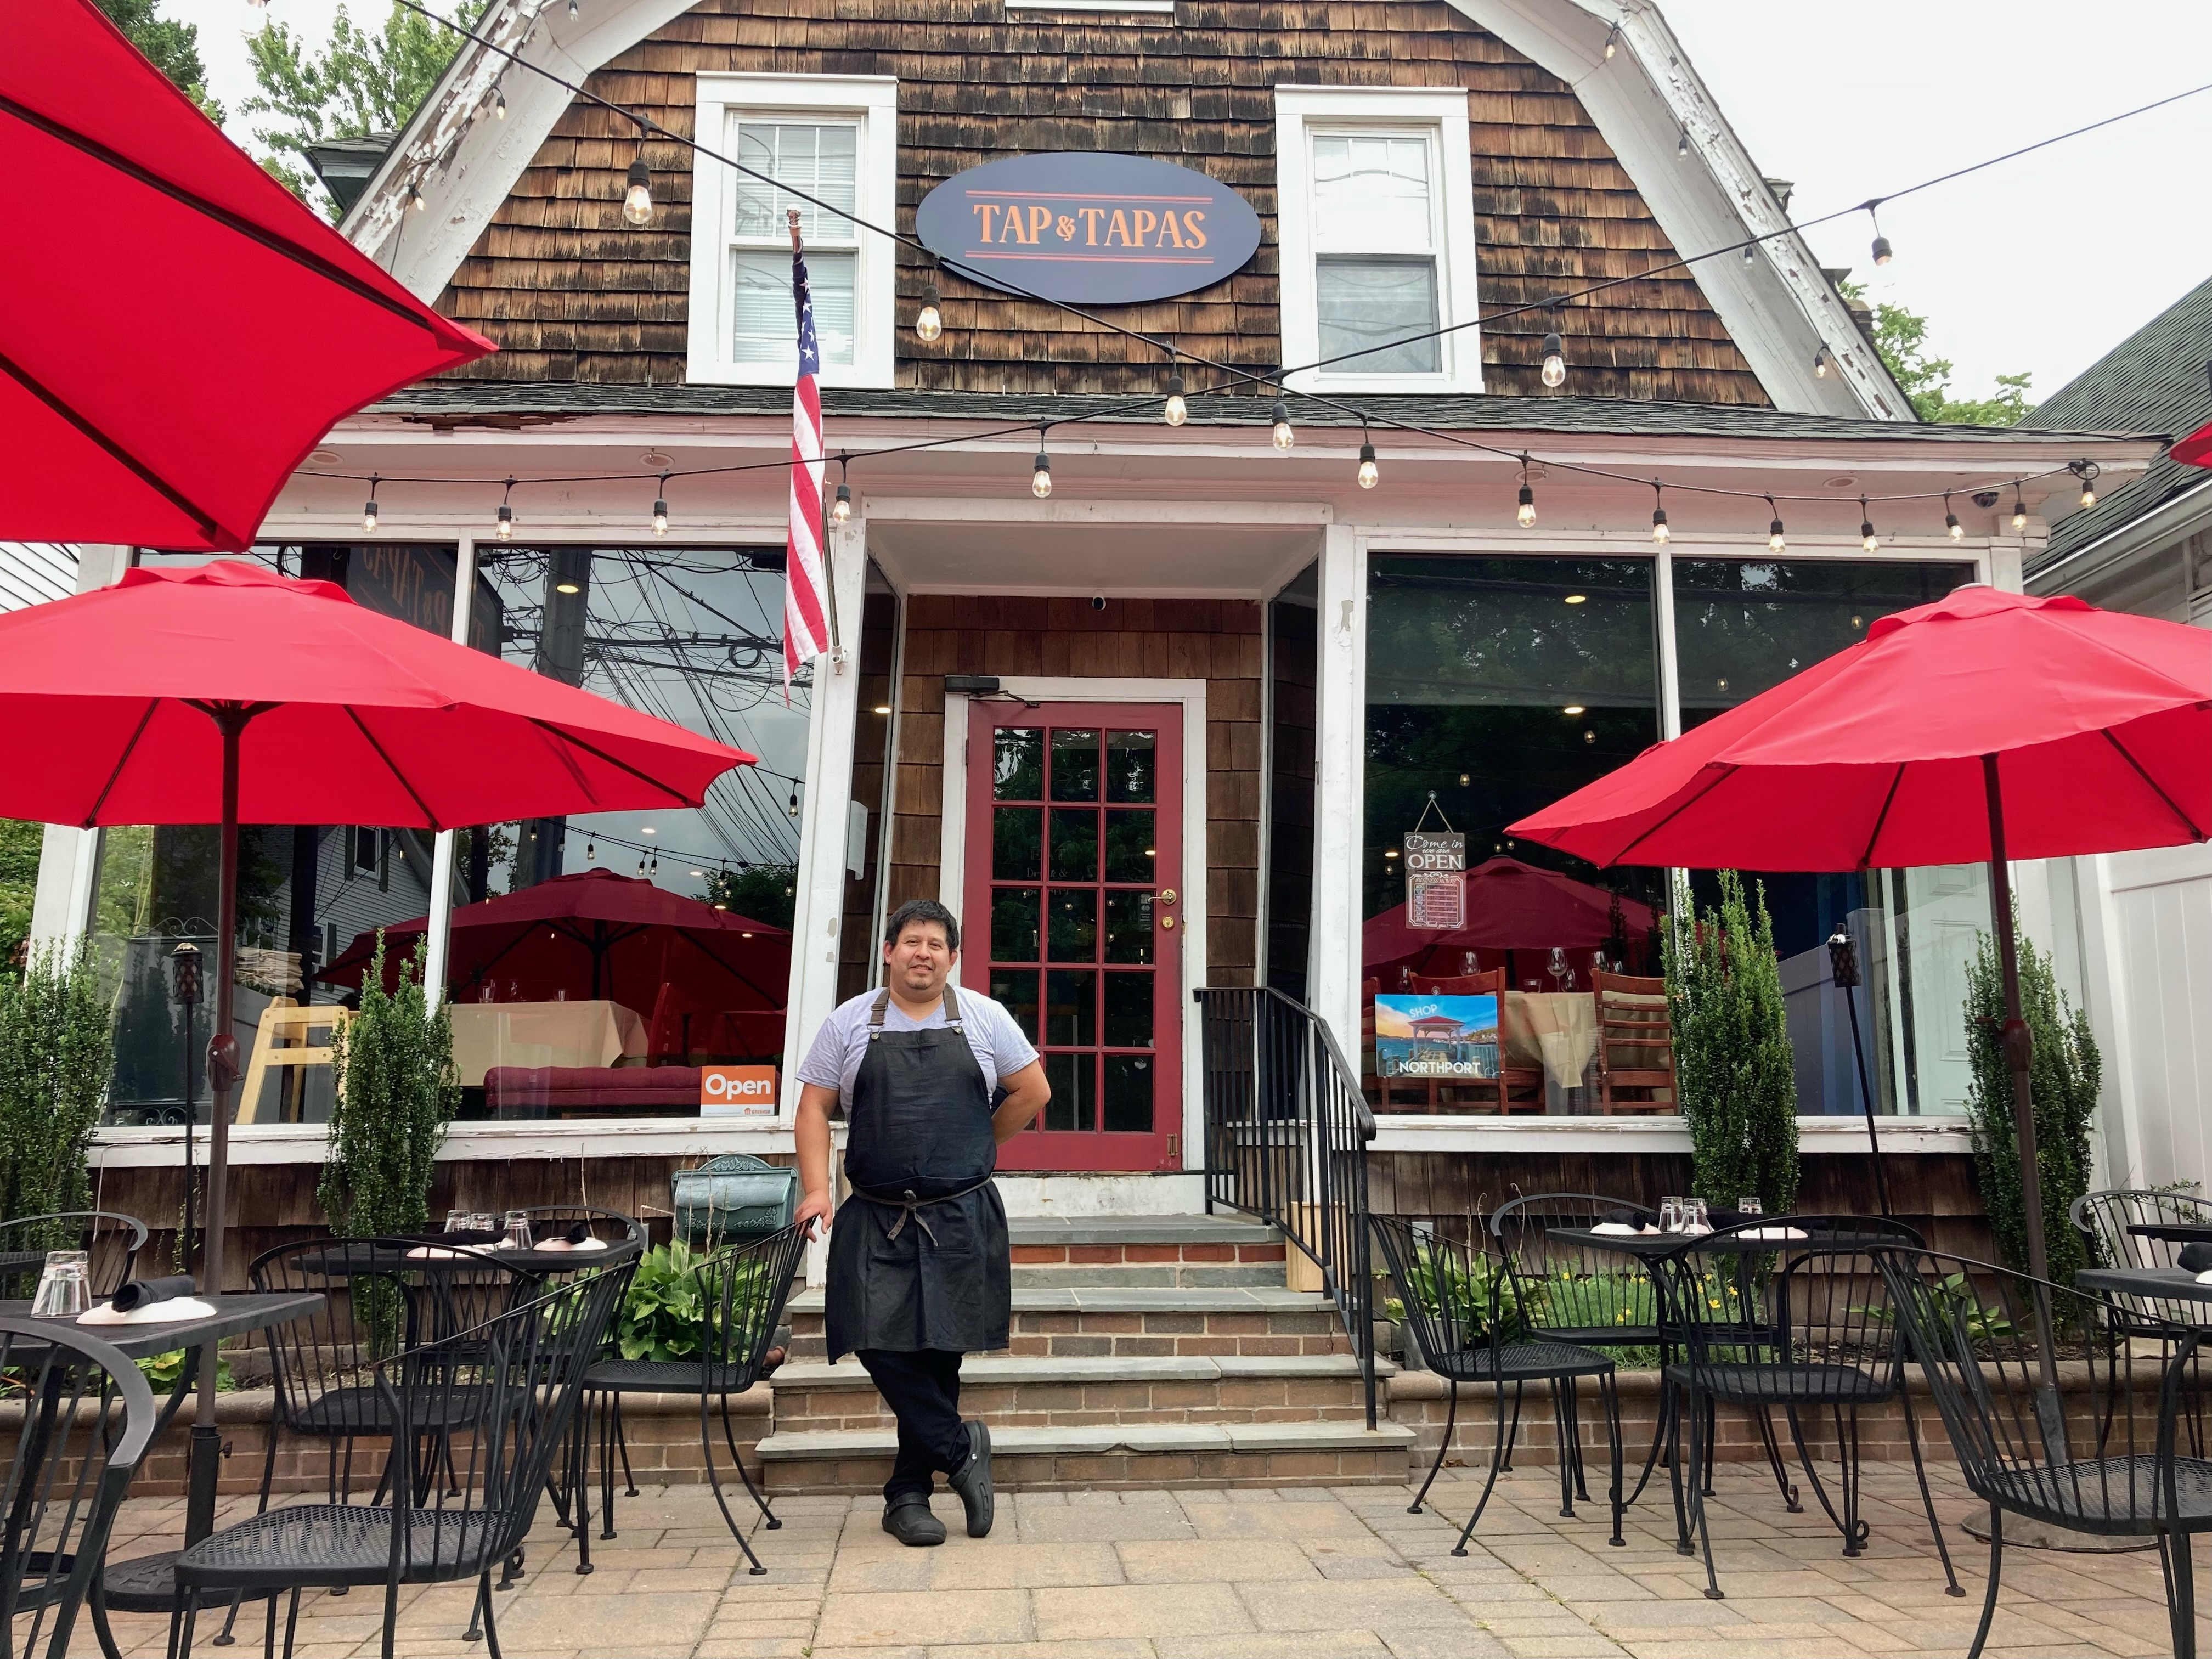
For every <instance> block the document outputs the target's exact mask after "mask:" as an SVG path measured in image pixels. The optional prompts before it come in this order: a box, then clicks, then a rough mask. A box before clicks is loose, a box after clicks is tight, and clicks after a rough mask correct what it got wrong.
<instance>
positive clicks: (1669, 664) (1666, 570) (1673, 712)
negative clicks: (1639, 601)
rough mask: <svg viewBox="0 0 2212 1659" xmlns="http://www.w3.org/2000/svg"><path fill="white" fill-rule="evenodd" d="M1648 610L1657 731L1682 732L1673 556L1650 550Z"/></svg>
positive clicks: (1669, 734) (1676, 734)
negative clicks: (1655, 664) (1653, 639)
mask: <svg viewBox="0 0 2212 1659" xmlns="http://www.w3.org/2000/svg"><path fill="white" fill-rule="evenodd" d="M1651 606H1652V610H1651V614H1652V616H1653V617H1655V618H1656V621H1657V623H1658V627H1659V735H1660V736H1661V737H1662V738H1679V737H1680V736H1681V735H1682V678H1681V675H1680V673H1679V672H1677V671H1676V664H1675V656H1674V555H1673V554H1672V553H1671V552H1669V551H1668V550H1667V549H1666V548H1664V547H1660V548H1656V549H1654V550H1652V555H1651Z"/></svg>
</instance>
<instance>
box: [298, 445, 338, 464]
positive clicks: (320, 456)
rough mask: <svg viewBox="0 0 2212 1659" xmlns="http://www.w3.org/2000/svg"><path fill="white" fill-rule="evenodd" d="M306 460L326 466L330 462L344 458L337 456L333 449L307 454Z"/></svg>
mask: <svg viewBox="0 0 2212 1659" xmlns="http://www.w3.org/2000/svg"><path fill="white" fill-rule="evenodd" d="M307 459H309V460H311V461H320V462H322V463H323V464H325V465H328V464H329V463H331V462H332V461H342V460H343V459H345V457H344V456H343V455H341V454H339V453H337V450H335V449H318V450H316V451H314V452H313V453H311V454H309V455H308V457H307Z"/></svg>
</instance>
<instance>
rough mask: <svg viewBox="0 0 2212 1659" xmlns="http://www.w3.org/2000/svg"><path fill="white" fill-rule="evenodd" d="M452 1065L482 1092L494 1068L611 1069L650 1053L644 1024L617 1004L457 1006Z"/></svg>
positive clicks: (464, 1083)
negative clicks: (628, 1058)
mask: <svg viewBox="0 0 2212 1659" xmlns="http://www.w3.org/2000/svg"><path fill="white" fill-rule="evenodd" d="M645 1052H646V1030H645V1022H644V1021H643V1020H642V1019H641V1018H638V1016H637V1014H636V1012H635V1011H634V1010H631V1009H629V1008H625V1007H623V1005H622V1004H620V1003H619V1002H604V1001H581V1002H457V1003H454V1004H453V1064H454V1066H456V1067H457V1068H458V1069H459V1073H460V1076H461V1084H462V1086H463V1087H465V1088H471V1089H480V1088H482V1087H483V1080H484V1073H486V1072H488V1071H489V1070H491V1068H492V1067H493V1066H611V1065H613V1064H614V1063H615V1061H616V1060H620V1059H623V1058H624V1057H626V1056H633V1055H634V1056H636V1057H639V1058H642V1057H643V1056H644V1054H645Z"/></svg>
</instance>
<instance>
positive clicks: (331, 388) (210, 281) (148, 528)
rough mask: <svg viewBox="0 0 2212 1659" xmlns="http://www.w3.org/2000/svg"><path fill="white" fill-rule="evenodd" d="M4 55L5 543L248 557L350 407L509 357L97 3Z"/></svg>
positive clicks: (74, 9)
mask: <svg viewBox="0 0 2212 1659" xmlns="http://www.w3.org/2000/svg"><path fill="white" fill-rule="evenodd" d="M4 38H5V43H6V44H5V47H4V49H0V221H4V222H6V223H8V224H9V225H10V226H11V227H13V228H14V230H13V236H12V240H11V246H12V247H13V249H14V252H12V253H10V254H9V257H8V258H4V259H0V451H4V453H6V455H7V457H8V460H7V465H5V466H4V467H0V537H6V538H11V539H20V540H26V541H104V542H118V543H124V544H136V545H143V546H152V547H173V548H192V549H210V550H240V549H244V548H246V547H248V546H251V545H252V541H253V537H254V532H256V530H258V528H259V526H260V524H261V520H262V518H263V516H264V514H265V513H267V512H268V509H269V504H270V501H274V500H275V499H276V492H277V491H278V490H279V489H282V488H283V484H284V481H285V479H286V478H287V477H289V476H290V474H291V472H292V470H293V469H294V468H295V466H297V465H299V464H300V462H301V459H303V458H304V457H305V456H306V455H307V453H308V451H310V450H311V449H313V447H315V445H316V444H318V443H319V442H320V441H322V438H323V435H324V434H325V433H326V432H328V431H329V430H330V428H331V427H332V426H333V425H334V424H336V423H337V421H338V420H340V419H341V418H342V417H343V416H346V415H349V414H350V413H352V412H353V411H354V410H356V409H359V408H360V407H361V406H362V405H363V404H368V403H370V402H373V401H374V399H376V398H380V397H382V396H383V395H384V394H385V393H386V392H390V391H392V390H393V389H394V388H395V387H398V386H405V385H406V384H408V383H409V382H410V381H411V380H420V379H422V377H423V376H424V375H427V374H435V373H437V372H438V371H439V370H441V369H445V368H455V367H458V366H459V365H460V364H462V363H465V362H470V361H471V359H473V358H477V357H480V356H483V355H484V354H485V353H486V352H488V351H489V350H491V349H492V346H491V343H490V342H489V341H488V340H485V339H484V338H483V337H481V336H479V335H477V334H474V333H472V332H471V331H469V330H467V329H465V328H464V327H462V326H461V325H459V324H458V323H455V322H452V321H450V320H448V319H446V318H443V317H441V316H439V315H438V314H437V313H435V311H433V310H431V309H430V307H428V306H426V305H424V304H423V303H422V301H419V300H417V299H416V297H415V296H414V295H411V294H410V293H409V292H408V291H407V290H406V289H404V288H403V287H401V286H400V284H399V283H398V282H397V281H395V280H394V279H393V278H392V277H391V276H386V274H385V273H384V272H383V271H382V270H379V269H378V268H377V267H376V265H375V264H374V263H372V262H371V261H370V260H369V259H368V258H365V257H364V256H363V255H362V253H361V252H359V251H358V250H357V249H356V248H355V247H354V246H352V245H351V244H350V243H349V242H348V241H347V240H345V238H343V236H341V235H339V234H337V231H336V230H334V229H333V228H331V227H330V226H329V225H326V224H325V223H324V222H322V221H321V220H320V219H319V218H317V217H316V216H315V215H314V214H313V213H311V212H310V211H308V210H307V208H306V207H305V206H303V205H302V204H301V203H300V202H299V201H297V200H296V199H295V198H294V197H293V196H292V194H291V192H290V191H288V190H286V189H285V188H284V187H283V185H280V184H278V183H277V182H276V180H275V179H272V178H270V176H269V174H268V173H265V172H264V171H263V170H262V169H261V167H259V166H258V164H257V163H256V162H255V161H253V160H252V158H251V157H250V156H248V155H246V154H245V153H244V152H243V151H241V150H240V149H238V148H237V147H236V146H235V145H234V144H233V143H231V142H230V141H229V140H228V139H227V138H225V137H223V136H222V132H221V131H218V130H217V129H216V126H215V125H214V124H213V123H212V122H210V121H209V119H208V118H206V117H205V116H204V115H203V114H201V113H200V112H199V110H198V109H197V107H195V106H194V105H193V104H192V102H191V100H190V99H188V98H186V97H185V95H184V94H182V93H181V92H179V91H178V90H177V88H175V87H174V86H173V85H171V84H170V82H169V80H168V77H167V76H164V75H163V74H162V73H161V71H160V70H157V69H155V67H154V66H153V65H152V64H149V63H148V62H147V61H146V59H145V58H143V57H141V56H140V55H139V53H138V52H137V48H136V47H134V46H131V43H130V42H129V41H128V40H125V39H124V38H123V36H122V34H121V33H118V31H117V30H116V28H115V27H114V25H113V24H112V23H110V22H109V21H107V19H106V18H105V17H104V16H102V15H100V12H99V10H98V9H96V8H95V7H94V6H93V5H92V4H91V3H90V0H15V3H13V4H11V5H9V8H8V15H7V23H6V26H5V31H4Z"/></svg>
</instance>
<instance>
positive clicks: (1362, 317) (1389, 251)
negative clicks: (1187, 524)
mask: <svg viewBox="0 0 2212 1659" xmlns="http://www.w3.org/2000/svg"><path fill="white" fill-rule="evenodd" d="M1275 186H1276V191H1275V204H1276V217H1275V234H1276V240H1277V243H1278V247H1279V255H1280V267H1281V271H1282V276H1281V284H1282V330H1283V348H1282V349H1283V362H1284V363H1285V365H1287V366H1291V367H1296V366H1297V365H1300V364H1306V363H1317V362H1324V360H1337V361H1330V362H1327V366H1326V367H1324V368H1317V369H1307V370H1304V372H1303V373H1299V374H1292V375H1291V377H1290V383H1291V385H1292V386H1296V387H1299V388H1302V389H1305V390H1310V391H1316V392H1318V391H1322V390H1324V389H1332V388H1333V389H1335V390H1338V391H1346V392H1480V391H1481V390H1482V343H1481V340H1480V332H1481V331H1480V329H1479V328H1474V327H1466V328H1462V329H1461V330H1460V331H1458V332H1457V333H1450V334H1442V335H1439V334H1437V332H1436V331H1437V330H1439V329H1443V328H1449V327H1452V326H1454V325H1460V324H1467V323H1472V322H1473V321H1474V319H1475V318H1476V317H1477V316H1479V315H1480V313H1479V312H1478V310H1477V309H1476V300H1475V262H1474V175H1473V171H1472V168H1471V167H1470V166H1469V163H1468V124H1467V94H1465V93H1464V92H1451V91H1433V90H1420V91H1401V90H1400V89H1398V88H1361V87H1277V88H1275Z"/></svg>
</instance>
